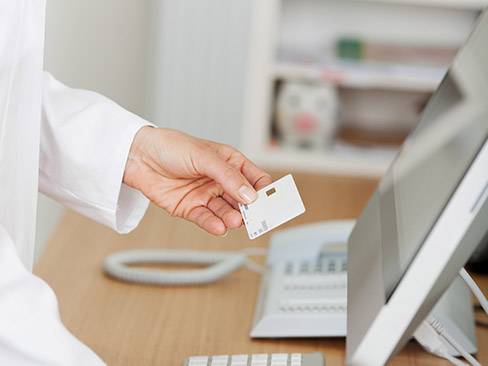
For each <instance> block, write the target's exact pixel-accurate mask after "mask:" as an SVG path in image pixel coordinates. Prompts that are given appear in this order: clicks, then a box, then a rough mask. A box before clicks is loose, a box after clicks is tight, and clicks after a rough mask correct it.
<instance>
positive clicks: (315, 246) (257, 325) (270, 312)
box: [251, 220, 355, 338]
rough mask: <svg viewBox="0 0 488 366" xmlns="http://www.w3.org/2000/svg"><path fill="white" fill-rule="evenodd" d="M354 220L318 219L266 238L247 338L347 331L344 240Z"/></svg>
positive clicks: (309, 335)
mask: <svg viewBox="0 0 488 366" xmlns="http://www.w3.org/2000/svg"><path fill="white" fill-rule="evenodd" d="M354 224H355V221H354V220H344V221H328V222H320V223H315V224H308V225H304V226H299V227H295V228H291V229H286V230H281V231H279V232H277V233H276V234H274V235H273V236H272V237H271V241H270V246H269V250H268V256H267V261H266V268H265V271H264V274H263V277H262V280H261V285H260V289H259V294H258V299H257V303H256V307H255V314H254V320H253V327H252V330H251V337H254V338H264V337H326V336H328V337H339V336H342V337H343V336H345V335H346V313H347V309H346V305H347V300H346V297H347V240H348V238H349V234H350V233H351V231H352V229H353V227H354Z"/></svg>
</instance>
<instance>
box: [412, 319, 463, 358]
mask: <svg viewBox="0 0 488 366" xmlns="http://www.w3.org/2000/svg"><path fill="white" fill-rule="evenodd" d="M413 336H414V338H415V339H416V340H417V342H419V343H420V345H421V346H422V347H423V348H424V349H425V350H426V351H427V352H429V353H432V354H433V355H436V356H438V357H442V358H445V359H446V360H448V361H450V362H451V363H452V364H454V365H456V366H466V363H464V362H462V361H461V360H458V359H457V358H455V357H453V356H451V355H450V354H449V352H448V350H447V348H446V346H445V344H444V343H442V341H441V339H440V337H439V334H437V331H436V330H435V329H434V328H433V327H432V326H431V325H430V324H429V322H428V321H427V320H424V321H423V322H422V323H421V324H420V325H419V327H418V328H417V329H416V330H415V332H414V334H413Z"/></svg>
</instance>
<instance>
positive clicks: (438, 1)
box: [241, 0, 488, 176]
mask: <svg viewBox="0 0 488 366" xmlns="http://www.w3.org/2000/svg"><path fill="white" fill-rule="evenodd" d="M487 2H488V1H486V0H342V1H333V0H320V1H319V0H301V1H296V0H269V1H259V0H258V1H255V2H254V8H253V14H252V24H251V27H250V29H251V30H252V34H251V36H250V40H249V42H250V52H249V53H250V57H249V59H248V69H247V72H248V74H247V78H246V80H247V83H246V91H245V95H244V108H243V111H244V117H243V122H242V133H241V136H242V139H241V149H242V150H243V151H244V152H245V153H246V155H248V156H249V157H250V158H252V159H253V160H255V161H256V162H257V163H258V164H259V165H261V166H263V167H265V168H269V167H271V168H282V169H285V170H301V171H320V172H325V173H340V174H353V175H363V176H364V175H365V176H380V175H382V174H383V173H384V172H385V170H386V169H387V167H388V166H389V164H390V162H391V161H392V159H393V158H394V156H395V154H396V151H395V148H392V147H391V146H389V147H381V146H379V145H374V144H373V145H372V146H370V147H361V146H355V145H350V144H347V143H344V142H342V141H337V142H336V143H334V144H333V146H332V148H330V149H328V150H321V151H304V150H299V149H291V148H289V147H285V148H284V147H280V146H276V144H274V143H273V141H274V140H273V136H272V131H271V130H272V129H271V123H272V114H273V106H274V95H273V93H274V92H275V89H276V82H277V81H283V80H285V81H286V80H303V81H306V82H327V83H331V84H333V85H335V86H336V87H337V88H339V89H341V88H344V89H347V90H353V91H362V92H364V93H367V92H368V91H369V90H376V91H378V90H383V91H386V92H387V93H389V92H391V93H396V92H398V93H402V92H405V93H410V94H412V93H424V94H425V93H432V92H433V91H434V90H435V89H436V87H437V85H438V84H439V82H440V81H441V80H442V77H443V75H444V73H445V71H446V68H445V67H440V66H419V65H408V64H398V63H372V62H349V61H348V62H345V61H337V60H327V61H325V62H323V61H319V62H316V61H313V60H312V61H306V62H305V61H296V60H288V59H283V58H280V57H279V56H278V55H279V52H278V51H279V49H280V47H283V45H287V43H288V44H290V43H291V44H292V46H297V45H298V46H301V45H300V44H299V42H300V41H301V40H304V42H305V43H307V44H306V45H305V46H304V48H306V49H314V48H315V49H316V48H318V47H320V45H321V43H320V40H321V39H323V40H325V41H324V43H326V42H329V43H330V42H331V40H333V39H334V38H335V37H337V36H338V35H341V34H346V35H347V33H346V31H349V30H350V32H351V33H353V34H359V35H361V36H363V35H364V36H365V37H366V38H367V37H370V38H373V39H374V38H378V37H384V38H386V39H388V40H389V41H390V42H392V41H393V42H394V41H395V40H396V39H398V40H399V41H402V42H405V41H406V42H416V41H419V42H426V44H428V43H429V42H430V43H433V44H436V43H439V44H446V43H447V42H449V41H451V40H453V42H454V43H456V44H458V45H459V44H461V43H462V41H463V40H464V38H465V37H466V36H467V35H468V34H469V30H470V28H471V26H472V24H473V22H474V20H475V19H476V17H477V15H478V14H479V12H480V11H481V10H482V8H483V7H484V6H485V4H486V3H487ZM354 9H357V12H355V11H353V10H354ZM294 17H295V18H294ZM395 17H397V18H398V19H394V18H395ZM402 17H403V18H402ZM412 19H413V20H412ZM412 22H415V23H416V24H413V23H412ZM389 29H392V31H391V32H390V31H389ZM429 38H430V39H429Z"/></svg>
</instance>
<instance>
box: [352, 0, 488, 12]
mask: <svg viewBox="0 0 488 366" xmlns="http://www.w3.org/2000/svg"><path fill="white" fill-rule="evenodd" d="M356 1H366V2H377V3H378V2H379V3H388V4H389V3H391V4H403V5H412V6H436V7H442V8H454V9H466V10H478V11H479V10H482V9H483V8H484V7H486V5H488V1H487V0H356Z"/></svg>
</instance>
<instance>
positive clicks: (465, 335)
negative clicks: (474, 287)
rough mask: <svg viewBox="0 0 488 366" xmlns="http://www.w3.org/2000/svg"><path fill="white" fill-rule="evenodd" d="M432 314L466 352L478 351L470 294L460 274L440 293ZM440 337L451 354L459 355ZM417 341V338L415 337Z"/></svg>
mask: <svg viewBox="0 0 488 366" xmlns="http://www.w3.org/2000/svg"><path fill="white" fill-rule="evenodd" d="M432 315H433V316H434V317H435V318H436V319H437V320H438V321H439V322H440V323H441V324H442V325H443V327H444V329H445V330H446V332H447V333H449V335H450V336H451V337H453V338H454V339H455V340H456V341H457V342H458V343H459V344H460V345H461V346H462V347H463V348H464V349H465V350H466V351H467V352H468V353H470V354H474V353H476V352H477V351H478V346H477V342H476V328H475V321H474V308H473V300H472V295H471V292H470V290H469V288H468V286H467V285H466V284H465V283H464V281H463V280H462V279H461V277H460V276H457V277H456V279H455V280H454V282H453V283H452V284H451V286H449V287H448V289H447V290H446V292H445V293H444V295H442V297H441V298H440V300H439V302H438V303H437V305H436V306H435V307H434V309H433V310H432ZM441 339H442V342H443V343H444V344H445V346H446V347H447V350H448V352H449V354H450V355H451V356H460V354H459V352H457V351H456V350H455V349H454V348H453V347H452V346H451V345H450V344H448V343H447V342H446V341H445V340H444V339H443V338H441ZM417 341H419V340H418V339H417ZM419 343H420V344H421V345H422V346H423V347H424V348H426V349H428V348H429V347H425V346H427V345H424V344H422V342H420V341H419Z"/></svg>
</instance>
